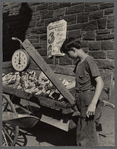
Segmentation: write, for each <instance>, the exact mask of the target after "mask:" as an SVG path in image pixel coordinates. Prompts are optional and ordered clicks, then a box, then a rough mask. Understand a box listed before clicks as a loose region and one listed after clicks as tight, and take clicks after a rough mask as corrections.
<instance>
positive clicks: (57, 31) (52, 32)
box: [47, 20, 67, 58]
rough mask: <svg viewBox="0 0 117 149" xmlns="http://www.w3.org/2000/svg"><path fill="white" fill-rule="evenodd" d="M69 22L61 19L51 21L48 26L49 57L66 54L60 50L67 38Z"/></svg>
mask: <svg viewBox="0 0 117 149" xmlns="http://www.w3.org/2000/svg"><path fill="white" fill-rule="evenodd" d="M66 30H67V22H66V21H65V20H60V21H57V22H54V23H50V24H49V25H48V27H47V56H48V58H50V57H52V56H53V55H55V56H64V55H65V54H64V53H61V52H60V48H61V47H62V45H63V42H64V41H65V39H66Z"/></svg>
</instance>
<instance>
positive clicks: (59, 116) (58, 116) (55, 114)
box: [2, 39, 79, 146]
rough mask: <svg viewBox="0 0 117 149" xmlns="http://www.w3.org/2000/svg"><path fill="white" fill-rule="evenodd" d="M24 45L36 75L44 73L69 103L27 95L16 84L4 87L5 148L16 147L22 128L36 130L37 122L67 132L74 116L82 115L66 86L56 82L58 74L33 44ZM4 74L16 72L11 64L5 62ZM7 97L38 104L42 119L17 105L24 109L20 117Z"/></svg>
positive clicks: (25, 42) (25, 43) (4, 85)
mask: <svg viewBox="0 0 117 149" xmlns="http://www.w3.org/2000/svg"><path fill="white" fill-rule="evenodd" d="M21 45H22V46H23V48H24V49H25V50H26V51H27V53H28V54H29V56H30V57H31V59H32V61H34V62H35V63H36V66H37V69H36V73H37V74H38V75H39V74H40V71H42V72H43V73H44V74H45V75H46V76H47V77H48V79H49V80H50V81H51V82H52V83H53V84H54V86H55V87H56V88H57V90H58V91H59V92H60V93H61V94H62V95H63V97H64V98H65V99H66V100H67V101H68V102H60V101H58V100H55V99H51V98H48V97H44V96H40V95H35V94H31V93H28V92H24V91H23V90H20V89H16V88H15V87H14V86H13V84H10V85H8V84H4V83H3V85H2V87H3V89H2V92H3V101H4V99H5V100H6V103H5V104H6V105H5V104H4V102H2V108H3V107H4V108H3V111H2V122H3V131H2V132H3V142H4V144H5V146H13V145H15V143H16V140H17V137H18V129H19V127H22V128H28V127H33V126H34V125H35V124H36V123H37V122H38V121H42V122H45V123H48V124H50V125H53V126H55V127H57V128H60V129H62V130H64V131H69V124H70V121H71V119H72V117H73V115H74V113H76V115H77V116H78V115H79V112H78V111H77V108H76V105H75V98H74V97H73V95H72V94H71V93H70V92H69V91H68V90H67V89H66V88H65V86H64V85H63V84H62V83H61V82H60V81H59V80H58V79H57V78H56V75H55V73H54V72H53V71H52V69H51V68H50V67H49V66H48V65H47V63H46V62H45V61H44V59H43V58H42V57H41V56H40V54H39V53H38V52H37V50H36V49H35V48H34V47H33V46H32V44H31V43H30V42H29V41H28V40H27V39H26V40H25V41H24V42H23V43H21ZM30 65H31V63H30ZM28 69H30V68H29V67H28V68H27V70H28ZM30 70H31V69H30ZM2 72H3V73H5V74H8V73H10V72H15V70H14V68H13V66H12V63H11V62H3V68H2ZM4 95H12V96H15V97H19V98H21V99H24V100H27V101H28V102H30V101H31V102H34V103H36V104H37V105H38V106H39V110H38V112H39V113H40V114H39V115H40V116H38V117H37V116H35V115H32V114H31V112H32V111H30V110H29V109H25V108H23V107H22V106H20V105H17V107H19V108H21V110H22V111H23V112H24V114H20V113H17V112H16V108H15V106H14V104H13V103H12V102H11V101H12V100H9V99H8V98H6V96H4ZM9 107H11V109H9ZM5 125H8V127H9V128H10V127H11V126H13V132H14V137H11V136H10V134H11V133H10V134H8V128H7V127H5ZM11 131H12V130H11ZM5 136H7V137H5ZM7 140H9V141H7ZM9 142H10V143H9Z"/></svg>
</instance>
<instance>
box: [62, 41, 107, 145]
mask: <svg viewBox="0 0 117 149" xmlns="http://www.w3.org/2000/svg"><path fill="white" fill-rule="evenodd" d="M61 52H63V53H66V54H67V55H68V56H69V57H70V58H72V59H74V60H76V61H77V62H76V66H75V69H74V73H75V74H76V78H75V80H74V81H73V82H72V83H71V84H69V85H68V86H66V88H67V89H71V88H73V87H75V89H76V94H75V98H76V104H77V107H78V110H79V111H80V118H79V120H78V124H77V134H76V139H77V145H78V146H98V134H97V131H96V126H97V125H98V121H99V118H100V117H101V102H100V100H99V97H100V94H101V92H102V89H103V86H104V83H103V80H102V78H101V75H100V72H99V70H98V67H97V65H96V63H95V60H94V59H93V58H92V57H91V56H89V55H87V54H86V53H85V52H84V51H83V50H82V49H81V44H80V42H79V41H76V40H74V39H73V38H69V39H66V40H65V42H64V44H63V46H62V48H61Z"/></svg>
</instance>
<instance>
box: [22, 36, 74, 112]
mask: <svg viewBox="0 0 117 149" xmlns="http://www.w3.org/2000/svg"><path fill="white" fill-rule="evenodd" d="M22 45H23V47H24V48H25V49H26V51H27V52H28V54H29V55H30V56H31V58H32V59H33V60H34V61H35V63H36V64H37V65H38V66H39V67H40V68H41V70H42V71H43V72H44V74H45V75H46V76H47V77H48V78H49V79H50V81H51V82H52V83H53V84H54V85H55V86H56V88H57V89H58V90H59V92H60V93H61V94H62V95H63V96H64V97H65V98H66V99H67V100H68V101H69V102H70V104H71V105H74V104H75V98H74V97H73V96H72V94H71V93H70V92H69V91H68V90H67V89H66V88H65V87H64V85H63V84H62V83H61V82H60V81H59V80H58V79H57V78H56V76H55V74H54V72H53V71H52V69H51V68H50V67H49V66H48V65H47V63H46V62H45V60H44V59H43V58H42V57H41V55H40V54H39V53H38V52H37V50H36V49H35V48H34V47H33V46H32V44H31V43H30V42H29V40H27V39H26V40H25V41H24V42H23V43H22ZM75 110H76V111H77V109H76V107H75Z"/></svg>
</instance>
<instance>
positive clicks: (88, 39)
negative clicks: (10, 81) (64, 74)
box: [3, 2, 114, 73]
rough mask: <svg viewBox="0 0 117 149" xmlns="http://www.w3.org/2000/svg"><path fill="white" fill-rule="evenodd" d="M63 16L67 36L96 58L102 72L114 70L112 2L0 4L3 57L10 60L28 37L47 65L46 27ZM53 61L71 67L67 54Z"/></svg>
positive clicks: (51, 60) (72, 63)
mask: <svg viewBox="0 0 117 149" xmlns="http://www.w3.org/2000/svg"><path fill="white" fill-rule="evenodd" d="M61 19H64V20H66V21H67V37H71V36H72V37H75V38H77V39H79V40H80V41H81V43H82V48H83V49H84V51H86V52H88V53H89V55H91V56H93V57H94V58H95V59H96V62H97V64H98V66H99V69H100V71H101V72H103V73H111V72H114V3H110V2H108V3H107V2H92V3H89V2H79V3H57V2H53V3H44V2H43V3H37V2H35V3H16V2H4V3H3V60H4V61H8V60H11V56H12V54H13V52H14V51H15V50H17V49H18V48H20V46H19V43H18V42H17V41H12V40H11V37H13V36H14V37H18V38H19V39H21V40H22V41H23V40H24V39H26V38H27V39H29V40H30V42H31V43H32V44H33V46H34V47H35V48H36V49H37V50H38V52H39V53H40V54H41V55H42V56H43V58H44V59H45V60H46V62H47V63H48V64H52V63H53V59H48V58H47V26H48V24H49V23H51V22H54V21H57V20H61ZM56 64H57V65H60V66H61V65H62V66H70V67H72V66H73V67H74V62H73V61H72V60H71V59H69V58H68V57H67V56H65V57H60V58H56Z"/></svg>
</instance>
